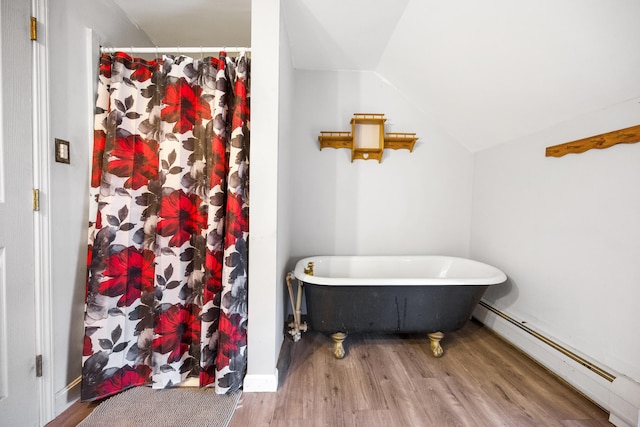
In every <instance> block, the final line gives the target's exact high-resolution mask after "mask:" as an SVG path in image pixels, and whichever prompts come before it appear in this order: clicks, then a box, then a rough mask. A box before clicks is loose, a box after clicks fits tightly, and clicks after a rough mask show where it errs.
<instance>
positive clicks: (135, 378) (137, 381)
mask: <svg viewBox="0 0 640 427" xmlns="http://www.w3.org/2000/svg"><path fill="white" fill-rule="evenodd" d="M149 375H151V368H150V367H148V366H146V365H137V366H133V367H132V366H128V365H125V366H123V367H122V368H120V369H118V370H117V371H116V372H115V373H114V374H113V375H112V376H110V377H109V378H107V379H106V380H105V381H103V382H101V383H100V384H98V386H97V387H96V391H97V392H98V395H101V396H111V395H112V394H115V393H117V392H119V391H122V390H125V389H127V388H129V387H132V386H136V385H142V384H145V383H146V382H147V381H148V379H149Z"/></svg>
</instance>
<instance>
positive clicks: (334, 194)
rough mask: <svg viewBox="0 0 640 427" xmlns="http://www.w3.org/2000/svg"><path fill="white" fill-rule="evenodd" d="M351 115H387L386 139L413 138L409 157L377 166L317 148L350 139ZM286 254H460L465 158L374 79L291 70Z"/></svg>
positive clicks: (390, 156)
mask: <svg viewBox="0 0 640 427" xmlns="http://www.w3.org/2000/svg"><path fill="white" fill-rule="evenodd" d="M354 113H384V114H385V117H386V118H387V122H386V126H385V129H386V131H392V132H393V131H396V132H415V133H416V134H417V136H418V138H419V140H418V141H417V142H416V144H415V147H414V150H413V152H412V153H410V152H409V151H408V150H397V151H394V150H385V151H384V155H383V157H382V162H381V163H378V162H377V161H374V160H366V161H365V160H356V161H354V162H353V163H351V157H350V156H351V152H350V150H348V149H344V148H343V149H333V148H326V149H324V150H322V151H320V150H319V143H318V135H319V134H320V131H322V130H324V131H341V130H342V131H350V127H351V125H350V123H349V122H350V120H351V118H352V117H353V114H354ZM289 126H291V128H292V129H293V134H292V136H293V144H292V147H291V149H292V153H291V159H292V162H293V164H292V168H291V175H290V176H289V177H288V178H287V179H288V180H289V182H290V188H291V192H292V194H293V197H294V200H295V205H294V206H293V208H292V209H293V210H294V213H293V216H292V217H291V221H292V233H293V235H292V239H293V241H292V256H293V257H295V258H301V257H304V256H309V255H323V254H324V255H340V254H347V255H366V254H380V255H393V254H395V255H402V254H443V255H445V254H446V255H457V256H467V255H468V253H469V239H470V220H471V187H472V182H471V180H472V155H471V153H469V151H467V150H466V149H465V148H463V147H461V146H460V145H459V144H457V143H455V142H454V141H452V140H450V139H449V138H447V136H446V135H443V134H442V133H441V132H439V131H438V129H437V128H435V127H433V126H432V125H431V123H430V121H429V120H428V119H426V118H425V116H424V114H422V112H421V111H420V110H418V109H417V108H416V107H415V106H413V105H411V104H410V103H409V102H408V101H407V100H406V98H405V97H404V96H402V94H400V93H399V92H398V91H397V90H396V89H395V88H394V87H392V86H390V85H389V84H388V83H386V82H385V81H384V80H382V79H381V78H380V77H379V76H378V75H377V74H376V73H374V72H358V71H302V70H296V72H295V110H294V114H293V116H292V118H291V121H290V124H289Z"/></svg>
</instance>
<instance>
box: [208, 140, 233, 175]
mask: <svg viewBox="0 0 640 427" xmlns="http://www.w3.org/2000/svg"><path fill="white" fill-rule="evenodd" d="M211 163H212V164H213V168H211V174H210V176H209V184H210V186H211V188H214V187H215V186H216V185H220V183H221V182H222V180H224V179H225V178H226V177H227V171H228V170H229V166H228V164H227V153H226V150H225V145H224V139H223V138H221V137H220V136H217V135H216V136H214V137H213V143H212V144H211Z"/></svg>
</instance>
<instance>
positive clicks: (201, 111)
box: [161, 77, 211, 133]
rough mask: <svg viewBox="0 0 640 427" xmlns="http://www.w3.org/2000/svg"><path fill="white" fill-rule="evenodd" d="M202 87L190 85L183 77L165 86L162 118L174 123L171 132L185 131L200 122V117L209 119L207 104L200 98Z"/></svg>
mask: <svg viewBox="0 0 640 427" xmlns="http://www.w3.org/2000/svg"><path fill="white" fill-rule="evenodd" d="M201 94H202V88H201V87H200V86H192V85H191V84H189V82H187V80H186V79H185V78H184V77H180V79H179V80H178V81H177V82H176V83H174V84H171V85H169V86H167V88H166V92H165V96H164V99H163V102H164V104H165V105H166V106H165V107H164V108H162V112H161V117H162V120H164V121H166V122H169V123H175V125H174V126H173V132H177V133H185V132H187V131H189V130H192V129H193V126H194V125H199V124H201V123H202V119H206V120H211V108H210V107H209V104H208V103H206V102H203V101H202V100H201V99H200V95H201Z"/></svg>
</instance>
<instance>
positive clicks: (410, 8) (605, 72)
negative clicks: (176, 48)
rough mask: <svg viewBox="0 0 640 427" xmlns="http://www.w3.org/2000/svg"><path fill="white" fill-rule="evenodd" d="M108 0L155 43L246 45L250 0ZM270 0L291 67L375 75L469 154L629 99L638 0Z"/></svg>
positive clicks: (637, 73)
mask: <svg viewBox="0 0 640 427" xmlns="http://www.w3.org/2000/svg"><path fill="white" fill-rule="evenodd" d="M115 1H116V3H118V4H119V5H120V6H121V7H122V9H124V10H125V12H126V13H127V14H128V15H129V16H130V17H131V18H132V20H134V21H135V22H136V23H137V24H138V25H139V26H140V27H141V28H143V29H144V30H145V31H146V32H147V34H149V36H150V37H151V38H152V39H153V40H154V42H156V43H157V44H158V45H181V46H187V45H191V46H201V45H211V44H215V45H226V46H233V45H245V46H248V44H249V43H250V36H249V33H250V28H249V27H250V24H249V22H250V0H183V1H181V2H173V1H169V0H162V1H158V0H137V1H127V0H115ZM255 1H259V0H255ZM281 4H282V9H283V16H284V21H285V26H286V31H287V35H288V39H289V42H290V44H291V46H290V47H291V52H292V61H293V65H294V67H295V68H298V69H307V70H368V71H375V72H376V73H378V74H379V75H380V76H381V77H382V78H383V79H385V80H386V81H387V82H389V84H391V85H393V86H395V87H396V88H397V89H398V90H399V91H401V92H402V93H403V95H404V96H406V98H407V99H408V101H409V102H411V103H413V104H414V105H415V106H416V107H417V108H419V109H420V110H421V111H422V112H423V113H424V115H425V120H430V121H432V122H433V123H435V124H437V125H438V126H439V127H440V128H441V129H442V130H443V131H445V132H446V133H448V134H449V135H450V136H451V137H452V138H454V139H455V140H457V141H458V142H459V143H461V144H462V145H464V146H465V147H467V148H468V149H469V150H471V151H479V150H483V149H485V148H488V147H491V146H494V145H497V144H501V143H504V142H508V141H512V140H515V139H518V138H520V137H523V136H526V135H529V134H532V133H535V132H538V131H541V130H543V129H546V128H548V127H551V126H553V125H554V124H557V123H561V122H563V121H566V120H569V119H571V118H574V117H576V116H579V115H582V114H585V113H588V112H592V111H597V110H600V109H604V108H608V107H611V106H613V105H616V104H619V103H622V102H625V101H629V100H633V99H638V101H639V102H640V25H638V22H640V1H638V0H563V1H557V0H528V1H517V2H516V1H513V0H483V1H477V0H452V1H442V0H282V2H281ZM145 5H146V6H147V7H145ZM210 17H213V21H211V20H210V19H209V18H210ZM217 17H219V18H220V19H216V18H217ZM225 17H227V18H228V21H230V22H235V23H236V24H235V25H237V26H236V29H237V28H242V26H245V27H246V28H247V29H246V30H245V31H244V33H245V36H246V38H245V39H242V40H240V39H239V40H238V41H227V39H225V38H224V37H225V36H223V35H220V36H217V35H216V31H218V29H219V30H223V29H224V28H226V27H225V25H227V24H223V23H222V22H224V21H225V19H224V18H225ZM178 18H179V19H178ZM217 22H220V23H217ZM639 119H640V118H639ZM612 130H613V129H612Z"/></svg>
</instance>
